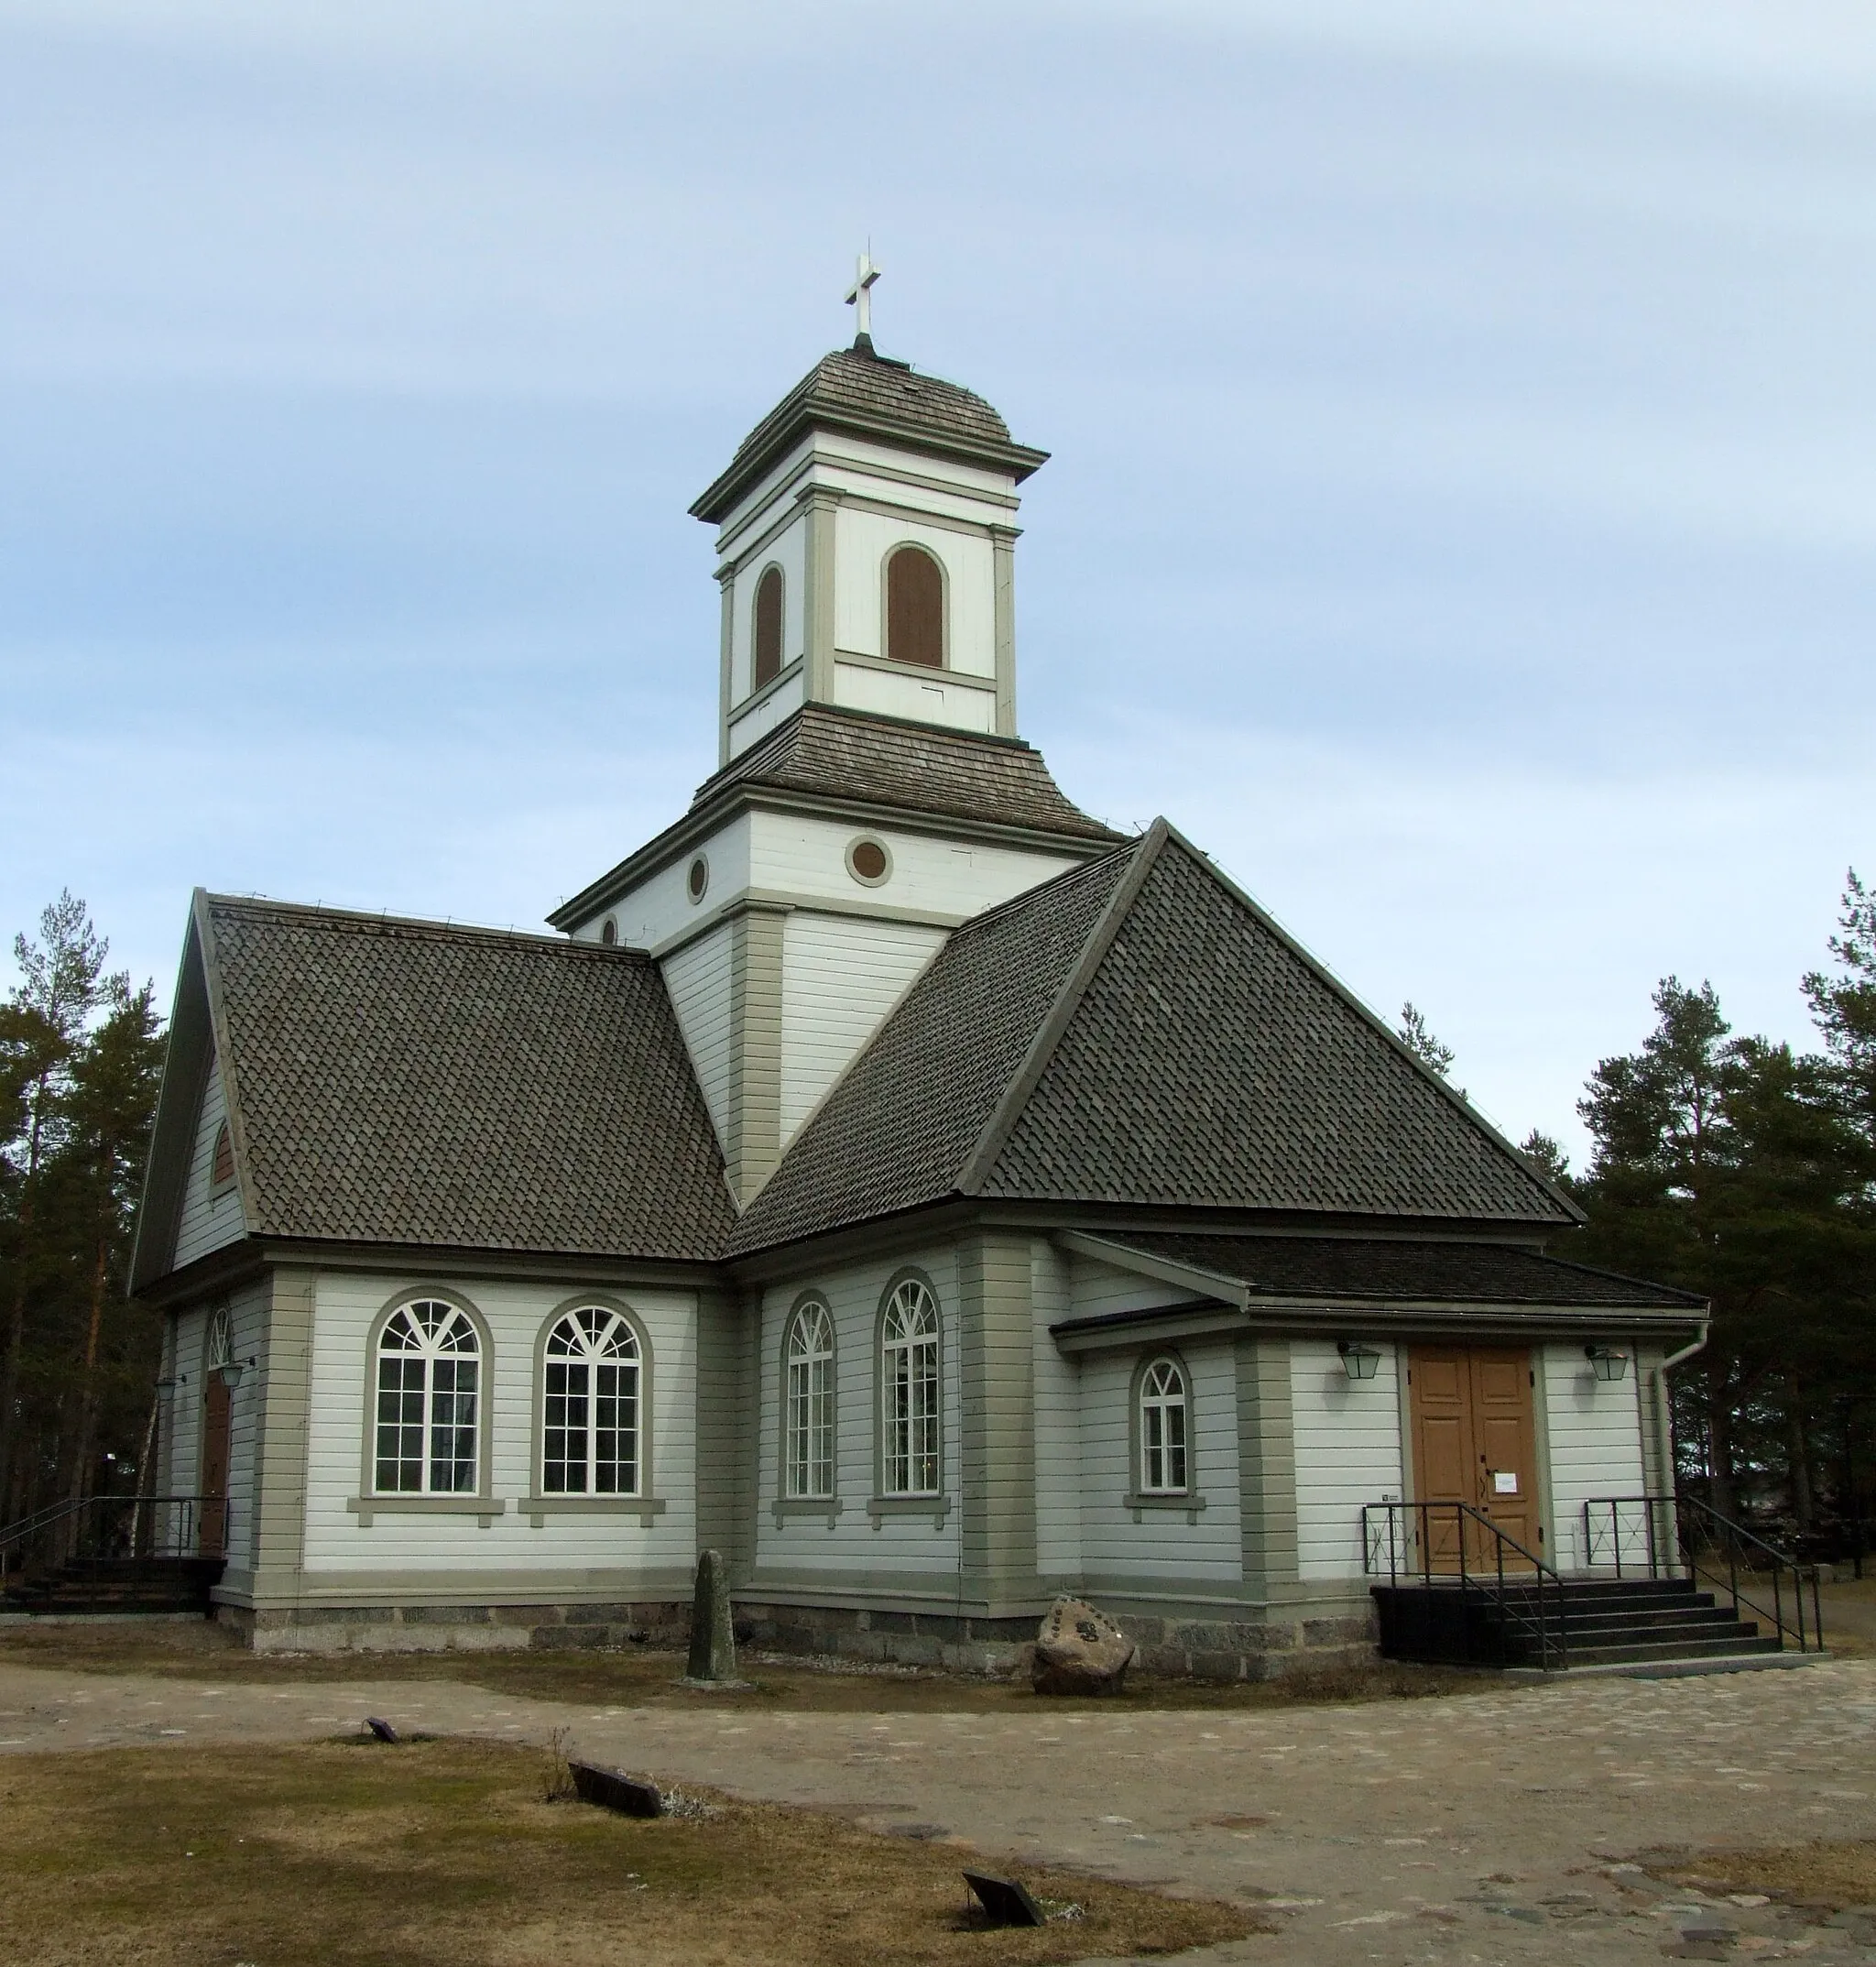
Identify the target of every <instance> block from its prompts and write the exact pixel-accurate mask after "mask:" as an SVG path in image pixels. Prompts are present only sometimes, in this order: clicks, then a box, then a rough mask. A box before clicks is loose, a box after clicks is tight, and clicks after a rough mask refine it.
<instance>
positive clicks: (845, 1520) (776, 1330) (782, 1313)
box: [756, 1248, 960, 1586]
mask: <svg viewBox="0 0 1876 1967" xmlns="http://www.w3.org/2000/svg"><path fill="white" fill-rule="evenodd" d="M908 1267H910V1268H911V1269H914V1270H918V1271H922V1272H923V1273H924V1274H925V1275H926V1276H927V1277H929V1278H930V1279H931V1282H932V1284H933V1288H934V1289H935V1290H936V1292H937V1294H938V1308H939V1313H940V1316H941V1318H942V1320H943V1325H942V1333H943V1339H942V1346H941V1351H940V1355H939V1358H940V1366H941V1370H942V1373H943V1441H942V1443H941V1447H942V1452H943V1471H942V1481H941V1485H940V1486H941V1489H942V1491H943V1494H944V1495H946V1496H948V1497H949V1498H950V1499H951V1511H950V1513H949V1515H948V1516H947V1517H946V1519H945V1523H944V1525H943V1528H942V1529H940V1528H937V1527H935V1526H934V1525H933V1519H932V1518H931V1517H930V1516H888V1517H885V1518H882V1520H881V1522H880V1524H879V1527H878V1529H877V1530H876V1529H875V1528H874V1527H873V1525H872V1523H871V1521H870V1519H869V1518H868V1516H867V1503H868V1501H869V1499H870V1498H871V1497H872V1495H873V1492H874V1483H875V1482H876V1481H877V1480H878V1476H877V1473H876V1470H875V1467H874V1440H875V1435H874V1420H873V1416H874V1412H875V1406H876V1403H877V1402H878V1397H879V1394H878V1371H877V1361H878V1355H877V1351H876V1338H877V1331H878V1317H879V1305H880V1300H881V1299H882V1298H883V1297H884V1295H885V1293H886V1287H887V1285H888V1284H889V1282H890V1281H891V1280H892V1278H893V1277H894V1276H895V1275H896V1274H897V1273H899V1272H900V1270H903V1269H906V1268H908ZM808 1290H813V1291H816V1292H819V1293H820V1294H821V1295H822V1296H823V1298H824V1299H825V1301H826V1304H827V1308H828V1310H829V1311H830V1312H831V1313H832V1315H833V1317H834V1397H835V1408H834V1439H835V1449H834V1457H835V1459H834V1491H835V1494H836V1496H837V1498H838V1500H839V1501H840V1503H842V1505H843V1507H842V1511H841V1513H840V1514H839V1515H838V1516H837V1517H835V1519H834V1526H833V1528H831V1529H830V1528H829V1527H828V1525H827V1521H826V1519H825V1518H824V1517H813V1516H808V1517H802V1516H793V1517H789V1518H786V1519H784V1521H783V1523H782V1524H781V1526H780V1528H778V1527H777V1525H776V1523H775V1517H774V1508H773V1506H774V1503H775V1502H776V1499H777V1498H778V1497H779V1496H780V1493H781V1348H782V1338H783V1329H784V1327H785V1325H786V1323H787V1320H788V1316H789V1313H790V1311H791V1309H792V1308H793V1306H794V1304H795V1302H796V1300H797V1299H798V1298H799V1297H800V1296H801V1295H802V1292H804V1291H808ZM957 1317H958V1279H957V1259H956V1255H955V1253H954V1251H951V1250H949V1249H943V1248H941V1249H935V1250H924V1251H915V1252H914V1253H913V1254H912V1255H911V1256H909V1257H904V1256H901V1257H894V1258H891V1259H889V1260H884V1259H882V1260H881V1261H879V1262H874V1263H866V1264H858V1265H855V1266H853V1267H852V1268H849V1269H845V1270H829V1271H821V1272H815V1273H810V1274H807V1275H803V1276H800V1277H795V1278H791V1280H789V1281H788V1282H787V1283H785V1284H774V1285H771V1286H770V1287H769V1289H768V1290H767V1291H766V1292H765V1293H764V1294H763V1299H762V1348H761V1355H760V1359H761V1373H762V1396H761V1461H760V1464H759V1467H760V1470H761V1481H760V1492H759V1493H760V1502H759V1507H758V1521H757V1530H756V1559H757V1579H756V1582H757V1584H758V1586H759V1584H760V1582H761V1573H762V1572H763V1571H764V1570H780V1571H785V1572H789V1573H797V1572H813V1573H819V1574H824V1575H825V1577H826V1579H827V1581H828V1582H829V1583H830V1584H833V1583H836V1582H845V1583H850V1584H853V1585H856V1586H861V1585H866V1584H867V1583H870V1582H873V1581H874V1580H875V1579H878V1578H879V1577H880V1576H882V1575H889V1574H900V1575H906V1576H913V1575H937V1576H954V1575H955V1573H956V1570H957V1564H958V1547H959V1546H958V1503H959V1494H958V1468H959V1462H958V1446H959V1439H960V1435H959V1418H960V1408H959V1395H958V1388H959V1379H958V1358H959V1347H958V1327H957Z"/></svg>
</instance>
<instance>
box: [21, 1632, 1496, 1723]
mask: <svg viewBox="0 0 1876 1967" xmlns="http://www.w3.org/2000/svg"><path fill="white" fill-rule="evenodd" d="M0 1665H14V1666H53V1667H60V1668H64V1669H66V1670H68V1671H77V1672H81V1673H113V1674H115V1673H148V1674H158V1675H162V1676H167V1677H176V1678H182V1679H200V1680H214V1681H219V1682H226V1683H231V1684H233V1683H239V1684H242V1685H246V1686H255V1685H260V1686H269V1685H271V1686H282V1687H284V1686H289V1685H298V1686H305V1685H308V1684H323V1683H328V1682H340V1681H343V1682H347V1683H352V1684H355V1683H358V1682H360V1681H370V1682H373V1683H379V1682H384V1681H409V1680H418V1681H421V1680H450V1681H453V1682H456V1683H458V1684H462V1685H468V1686H471V1687H480V1688H487V1689H488V1690H489V1692H491V1693H496V1694H507V1695H518V1696H522V1697H524V1698H527V1699H537V1700H564V1701H570V1702H581V1703H585V1704H588V1705H600V1706H606V1707H641V1706H648V1705H653V1704H656V1705H671V1704H673V1703H676V1704H688V1705H696V1704H698V1703H703V1704H705V1705H709V1706H739V1707H758V1708H762V1709H769V1710H806V1711H809V1712H816V1713H840V1714H856V1713H872V1712H875V1711H877V1710H880V1709H883V1708H889V1709H891V1710H893V1711H894V1712H895V1713H920V1712H948V1713H956V1712H959V1711H969V1712H998V1713H1005V1712H1009V1711H1011V1710H1021V1709H1026V1708H1027V1709H1033V1708H1035V1707H1036V1706H1037V1705H1038V1704H1039V1703H1040V1702H1042V1699H1043V1697H1041V1696H1038V1695H1036V1694H1033V1693H1031V1690H1030V1685H1029V1682H1028V1680H1027V1679H1020V1680H1008V1679H1001V1680H999V1679H991V1678H988V1677H985V1676H982V1675H973V1674H954V1673H941V1672H937V1671H935V1670H933V1671H928V1670H925V1669H923V1668H900V1667H887V1668H882V1669H877V1670H867V1669H862V1670H854V1669H852V1668H850V1667H848V1666H845V1664H842V1665H840V1666H833V1665H831V1664H830V1665H828V1666H814V1665H812V1664H808V1663H803V1662H797V1661H794V1660H787V1661H782V1660H777V1659H774V1658H772V1657H770V1656H761V1655H754V1656H752V1655H745V1656H744V1657H743V1661H742V1667H743V1671H744V1673H745V1674H746V1675H747V1677H748V1678H749V1683H750V1684H749V1686H748V1687H747V1688H741V1689H736V1688H724V1689H714V1688H684V1687H680V1686H678V1685H677V1681H678V1677H679V1676H680V1675H681V1674H682V1672H683V1669H684V1661H683V1656H682V1654H677V1653H660V1652H655V1651H652V1650H651V1649H649V1648H645V1647H638V1646H632V1647H628V1648H621V1649H619V1650H617V1651H577V1652H526V1653H522V1652H516V1653H476V1652H469V1651H462V1652H457V1651H447V1652H439V1653H336V1654H333V1653H288V1654H255V1653H250V1652H248V1651H247V1650H246V1648H245V1647H244V1646H242V1645H238V1644H236V1643H235V1641H234V1640H233V1639H232V1638H231V1637H230V1635H229V1634H226V1633H225V1632H224V1631H223V1630H221V1629H220V1628H219V1627H217V1626H214V1625H212V1624H211V1623H208V1622H207V1621H206V1620H204V1621H202V1623H200V1624H198V1623H194V1622H193V1621H191V1622H189V1623H178V1624H161V1625H131V1624H122V1625H119V1624H115V1623H110V1624H104V1623H101V1624H97V1625H46V1626H37V1625H35V1626H14V1627H8V1628H0ZM1488 1684H1490V1683H1489V1681H1488V1680H1486V1679H1485V1678H1484V1677H1481V1676H1480V1675H1479V1674H1478V1673H1466V1672H1462V1671H1459V1670H1457V1669H1453V1668H1447V1667H1440V1666H1406V1665H1402V1664H1400V1663H1397V1662H1393V1661H1378V1662H1376V1663H1374V1664H1372V1665H1369V1666H1349V1665H1330V1666H1308V1667H1304V1668H1302V1669H1300V1670H1298V1671H1297V1672H1295V1673H1292V1674H1290V1675H1286V1676H1285V1677H1283V1678H1282V1680H1259V1681H1238V1682H1234V1683H1231V1684H1228V1685H1219V1684H1216V1683H1212V1682H1206V1681H1198V1680H1157V1679H1153V1678H1151V1677H1147V1676H1142V1675H1129V1677H1128V1683H1127V1688H1126V1690H1125V1692H1123V1693H1121V1694H1119V1695H1109V1696H1106V1697H1099V1698H1087V1699H1076V1698H1074V1697H1060V1698H1057V1697H1050V1698H1049V1699H1047V1701H1046V1704H1047V1705H1048V1706H1049V1707H1050V1708H1052V1709H1066V1710H1076V1709H1087V1708H1124V1709H1129V1710H1140V1709H1158V1708H1205V1709H1216V1708H1225V1709H1234V1710H1244V1709H1250V1710H1255V1709H1261V1708H1289V1707H1296V1706H1299V1705H1305V1706H1321V1705H1327V1704H1331V1703H1342V1702H1347V1701H1357V1700H1392V1699H1418V1698H1421V1697H1423V1696H1427V1695H1439V1694H1455V1693H1476V1692H1478V1689H1479V1688H1480V1687H1481V1686H1482V1685H1488Z"/></svg>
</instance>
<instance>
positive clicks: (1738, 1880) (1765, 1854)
mask: <svg viewBox="0 0 1876 1967" xmlns="http://www.w3.org/2000/svg"><path fill="white" fill-rule="evenodd" d="M1643 1862H1644V1864H1645V1867H1646V1869H1647V1871H1648V1873H1649V1874H1650V1875H1651V1876H1652V1877H1655V1878H1660V1879H1664V1880H1666V1881H1667V1882H1668V1883H1669V1884H1671V1885H1695V1886H1697V1887H1698V1888H1699V1889H1700V1890H1701V1891H1703V1892H1763V1893H1764V1894H1765V1895H1766V1896H1767V1897H1769V1898H1779V1899H1791V1900H1795V1901H1797V1902H1799V1903H1801V1904H1803V1905H1805V1906H1810V1907H1819V1908H1822V1907H1829V1908H1830V1909H1831V1910H1832V1911H1833V1912H1840V1911H1841V1910H1842V1909H1843V1908H1844V1907H1846V1906H1876V1839H1872V1838H1844V1839H1835V1840H1825V1841H1820V1842H1818V1843H1815V1844H1768V1845H1763V1846H1761V1847H1758V1848H1756V1849H1751V1850H1741V1851H1702V1852H1695V1853H1693V1854H1691V1855H1690V1854H1689V1853H1687V1852H1657V1853H1655V1854H1654V1855H1653V1856H1652V1857H1651V1858H1649V1859H1646V1860H1644V1861H1643Z"/></svg>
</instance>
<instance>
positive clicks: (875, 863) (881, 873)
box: [846, 834, 892, 888]
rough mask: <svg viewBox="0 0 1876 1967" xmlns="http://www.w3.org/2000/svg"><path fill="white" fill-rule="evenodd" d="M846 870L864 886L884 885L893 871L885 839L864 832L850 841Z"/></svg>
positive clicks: (876, 886) (875, 886)
mask: <svg viewBox="0 0 1876 1967" xmlns="http://www.w3.org/2000/svg"><path fill="white" fill-rule="evenodd" d="M846 871H847V872H848V873H849V874H850V875H852V876H853V878H854V880H856V881H857V882H859V884H860V886H861V887H862V888H878V887H880V886H882V885H883V884H884V883H885V882H886V881H887V880H889V878H890V876H891V873H892V856H891V854H890V852H889V850H888V848H887V846H886V843H885V841H883V840H876V839H875V838H874V837H873V836H872V835H871V834H862V835H861V836H859V838H858V839H856V840H853V841H850V842H848V844H847V850H846Z"/></svg>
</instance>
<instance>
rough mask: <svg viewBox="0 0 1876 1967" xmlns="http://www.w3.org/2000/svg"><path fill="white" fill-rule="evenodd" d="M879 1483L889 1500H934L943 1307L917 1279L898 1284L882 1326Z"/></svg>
mask: <svg viewBox="0 0 1876 1967" xmlns="http://www.w3.org/2000/svg"><path fill="white" fill-rule="evenodd" d="M879 1400H880V1422H881V1427H880V1434H881V1442H880V1448H881V1453H880V1464H881V1465H880V1471H879V1472H880V1479H881V1482H882V1484H883V1487H884V1492H885V1493H886V1494H887V1495H889V1496H935V1495H936V1494H937V1493H938V1488H939V1479H940V1478H939V1470H940V1467H941V1455H940V1446H941V1444H940V1440H939V1413H940V1405H939V1377H938V1301H937V1299H936V1298H934V1297H933V1295H932V1294H931V1292H930V1291H929V1290H928V1289H927V1288H926V1286H925V1285H924V1284H921V1283H920V1282H919V1280H918V1279H917V1278H916V1277H908V1278H906V1279H904V1280H903V1281H902V1282H901V1283H900V1284H898V1285H897V1286H896V1287H895V1289H894V1290H893V1293H892V1295H891V1296H890V1297H889V1299H888V1300H887V1301H886V1309H885V1314H884V1316H883V1317H881V1319H880V1323H879Z"/></svg>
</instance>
